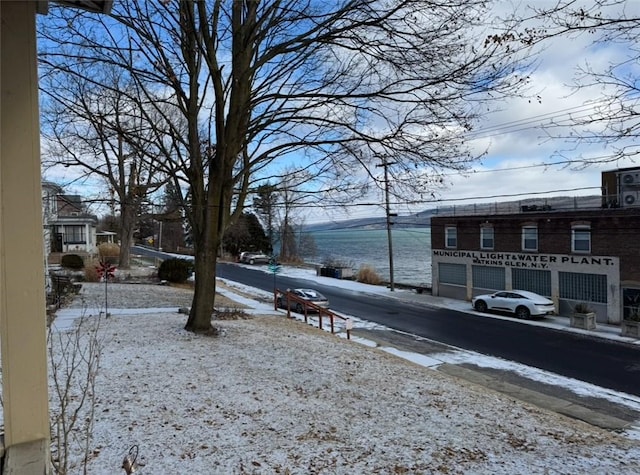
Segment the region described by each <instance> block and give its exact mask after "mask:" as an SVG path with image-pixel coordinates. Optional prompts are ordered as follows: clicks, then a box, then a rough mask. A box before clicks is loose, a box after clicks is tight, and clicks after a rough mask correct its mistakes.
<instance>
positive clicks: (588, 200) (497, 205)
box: [305, 195, 602, 231]
mask: <svg viewBox="0 0 640 475" xmlns="http://www.w3.org/2000/svg"><path fill="white" fill-rule="evenodd" d="M601 204H602V197H601V196H600V195H592V196H553V197H541V198H527V199H522V200H515V201H503V202H494V203H472V204H463V205H455V206H441V207H438V208H431V209H427V210H424V211H420V212H418V213H415V214H409V215H402V216H394V217H393V227H394V228H415V227H428V226H431V217H432V216H437V215H441V214H442V215H448V214H452V213H455V214H457V215H464V214H478V213H486V214H494V213H499V214H504V213H517V212H519V211H520V210H521V209H522V207H523V206H538V207H545V209H551V210H557V211H566V210H571V209H578V208H580V209H585V208H599V207H600V206H601ZM386 226H387V221H386V218H385V216H384V215H383V216H379V217H372V218H358V219H347V220H342V221H330V222H324V223H317V224H309V225H306V226H305V230H306V231H330V230H333V229H385V228H386Z"/></svg>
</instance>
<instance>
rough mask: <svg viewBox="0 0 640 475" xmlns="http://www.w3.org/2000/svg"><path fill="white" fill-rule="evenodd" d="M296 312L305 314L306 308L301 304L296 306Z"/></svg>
mask: <svg viewBox="0 0 640 475" xmlns="http://www.w3.org/2000/svg"><path fill="white" fill-rule="evenodd" d="M296 312H298V313H303V312H304V308H303V307H302V305H301V304H299V303H297V304H296Z"/></svg>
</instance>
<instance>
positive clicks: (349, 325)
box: [273, 289, 353, 340]
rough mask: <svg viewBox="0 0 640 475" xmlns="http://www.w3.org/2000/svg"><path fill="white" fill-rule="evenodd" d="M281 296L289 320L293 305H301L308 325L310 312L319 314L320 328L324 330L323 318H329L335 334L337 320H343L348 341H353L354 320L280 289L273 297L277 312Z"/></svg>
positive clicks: (276, 290)
mask: <svg viewBox="0 0 640 475" xmlns="http://www.w3.org/2000/svg"><path fill="white" fill-rule="evenodd" d="M280 296H281V297H282V301H283V302H286V307H285V308H286V310H287V317H288V318H293V317H291V305H292V303H293V304H294V305H295V304H300V305H301V306H302V309H303V314H304V322H305V323H308V320H309V311H312V312H314V313H317V314H318V328H320V330H322V317H328V318H329V323H330V325H331V333H333V334H335V320H336V319H339V320H343V321H344V322H345V330H346V331H347V340H350V339H351V330H352V329H353V320H351V319H350V318H347V317H343V316H342V315H338V314H337V313H334V312H332V311H331V310H329V309H327V308H323V307H320V306H318V305H316V304H314V303H312V302H309V301H308V300H305V299H303V298H300V297H298V296H297V295H296V294H294V293H291V292H286V291H284V292H283V291H282V290H279V289H275V291H274V295H273V306H274V309H275V310H278V297H280ZM296 306H297V305H296Z"/></svg>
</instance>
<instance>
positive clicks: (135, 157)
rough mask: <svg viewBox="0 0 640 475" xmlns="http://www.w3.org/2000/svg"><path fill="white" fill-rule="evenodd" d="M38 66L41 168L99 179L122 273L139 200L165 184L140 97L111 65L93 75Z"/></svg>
mask: <svg viewBox="0 0 640 475" xmlns="http://www.w3.org/2000/svg"><path fill="white" fill-rule="evenodd" d="M42 65H43V69H44V70H45V71H46V74H44V77H43V81H42V82H41V87H42V91H43V97H44V108H43V109H44V114H43V117H44V120H43V122H44V124H43V125H44V127H43V130H44V137H45V141H44V143H45V144H46V148H45V151H44V154H43V155H44V165H45V168H48V167H51V166H56V165H57V166H60V165H63V166H65V167H73V168H74V169H76V170H80V171H81V173H82V174H84V175H85V176H87V177H91V178H92V179H95V178H96V177H99V179H100V181H101V182H102V183H103V184H104V185H103V186H101V187H100V188H101V191H102V198H103V200H104V201H106V200H107V197H109V198H110V199H112V200H113V199H114V198H115V197H117V199H115V200H114V201H117V202H118V204H119V205H120V213H119V216H120V223H119V229H120V240H121V245H120V256H119V267H121V268H125V269H128V268H129V267H130V262H129V261H130V251H131V246H132V244H133V234H134V229H135V225H136V216H137V214H138V207H139V205H140V202H141V201H142V200H143V199H144V198H145V197H146V196H147V195H148V194H150V193H153V192H154V191H155V190H157V189H158V188H159V187H160V186H161V185H162V184H163V182H164V181H165V178H164V177H163V175H162V173H160V171H159V169H158V165H157V155H156V154H154V151H155V149H156V147H153V146H152V143H153V140H152V139H153V138H154V137H153V134H150V132H149V128H148V127H146V126H145V121H144V119H143V117H142V116H143V114H142V113H141V112H140V110H141V107H144V106H143V104H142V103H141V98H140V96H139V94H137V92H136V91H135V88H132V87H131V84H130V83H127V81H125V80H123V79H122V78H121V77H120V76H119V74H118V71H117V70H114V68H112V67H109V66H106V65H105V66H103V67H102V68H97V69H98V73H100V76H98V75H97V73H96V68H92V69H90V70H86V75H82V74H80V71H78V74H67V71H66V66H65V65H60V64H56V63H52V62H49V61H47V60H44V61H42ZM89 77H90V78H91V79H89ZM97 81H99V82H101V85H96V82H97ZM146 114H148V112H147V113H146ZM105 188H106V189H105Z"/></svg>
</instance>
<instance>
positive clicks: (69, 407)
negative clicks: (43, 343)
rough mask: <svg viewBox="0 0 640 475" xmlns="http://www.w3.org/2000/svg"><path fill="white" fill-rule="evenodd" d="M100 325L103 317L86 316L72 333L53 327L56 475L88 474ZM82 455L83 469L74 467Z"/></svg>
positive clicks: (51, 364) (50, 337)
mask: <svg viewBox="0 0 640 475" xmlns="http://www.w3.org/2000/svg"><path fill="white" fill-rule="evenodd" d="M100 325H101V319H100V318H98V319H95V320H90V319H87V318H85V317H82V318H81V319H80V320H79V323H78V325H77V327H76V328H75V329H74V330H72V331H69V332H60V331H55V330H53V329H51V328H49V333H48V353H49V367H50V381H51V402H52V405H53V407H52V411H51V462H52V463H51V465H52V467H53V470H54V472H55V473H56V474H60V475H64V474H67V473H84V474H86V473H88V471H87V464H88V463H89V462H90V457H91V440H92V435H93V426H94V423H95V408H96V377H97V374H98V371H99V366H100V355H101V353H102V346H103V341H102V334H101V328H100ZM78 455H80V457H79V459H80V460H81V462H80V463H79V464H78V465H80V466H74V465H73V463H72V460H74V459H76V458H78Z"/></svg>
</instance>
